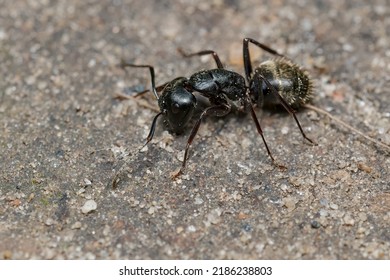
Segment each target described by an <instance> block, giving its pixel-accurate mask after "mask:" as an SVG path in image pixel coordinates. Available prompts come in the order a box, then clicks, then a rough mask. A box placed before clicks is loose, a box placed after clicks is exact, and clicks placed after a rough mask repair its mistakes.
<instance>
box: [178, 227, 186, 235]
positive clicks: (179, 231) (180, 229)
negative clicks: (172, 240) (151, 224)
mask: <svg viewBox="0 0 390 280" xmlns="http://www.w3.org/2000/svg"><path fill="white" fill-rule="evenodd" d="M183 230H184V228H183V227H177V228H176V233H177V234H180V233H182V232H183Z"/></svg>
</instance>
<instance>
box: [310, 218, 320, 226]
mask: <svg viewBox="0 0 390 280" xmlns="http://www.w3.org/2000/svg"><path fill="white" fill-rule="evenodd" d="M310 225H311V227H312V228H320V227H321V224H320V223H319V222H318V221H316V220H313V221H311V223H310Z"/></svg>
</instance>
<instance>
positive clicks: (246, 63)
mask: <svg viewBox="0 0 390 280" xmlns="http://www.w3.org/2000/svg"><path fill="white" fill-rule="evenodd" d="M249 43H252V44H254V45H255V46H258V47H259V48H261V49H263V50H265V51H266V52H268V53H270V54H273V55H276V56H279V57H284V58H286V57H285V56H284V55H282V54H280V53H278V52H277V51H275V50H274V49H271V48H270V47H267V46H266V45H264V44H262V43H260V42H258V41H256V40H254V39H252V38H244V40H243V56H244V68H245V77H246V80H247V82H248V83H249V80H250V77H251V76H252V71H253V68H252V62H251V56H250V53H249Z"/></svg>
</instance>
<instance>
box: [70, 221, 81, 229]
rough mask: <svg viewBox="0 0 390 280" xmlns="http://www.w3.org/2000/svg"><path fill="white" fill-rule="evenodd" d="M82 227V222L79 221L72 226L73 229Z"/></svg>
mask: <svg viewBox="0 0 390 280" xmlns="http://www.w3.org/2000/svg"><path fill="white" fill-rule="evenodd" d="M81 227H82V223H81V222H79V221H77V222H75V223H74V224H73V225H72V226H71V227H70V228H71V229H80V228H81Z"/></svg>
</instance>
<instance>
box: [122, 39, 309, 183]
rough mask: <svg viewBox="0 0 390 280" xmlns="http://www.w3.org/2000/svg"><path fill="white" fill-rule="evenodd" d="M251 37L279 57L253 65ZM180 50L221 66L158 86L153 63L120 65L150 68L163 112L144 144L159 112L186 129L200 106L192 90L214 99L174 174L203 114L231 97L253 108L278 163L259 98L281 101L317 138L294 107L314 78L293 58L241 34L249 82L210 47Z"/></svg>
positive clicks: (224, 110)
mask: <svg viewBox="0 0 390 280" xmlns="http://www.w3.org/2000/svg"><path fill="white" fill-rule="evenodd" d="M249 43H252V44H254V45H256V46H257V47H259V48H261V49H263V50H265V51H267V52H269V53H270V54H272V55H275V56H277V57H278V58H277V59H275V60H269V61H265V62H263V63H261V64H260V66H259V67H257V68H255V70H254V71H253V68H252V64H251V61H250V53H249V46H248V45H249ZM179 51H180V50H179ZM181 53H182V55H183V56H185V57H191V56H203V55H212V57H213V58H214V61H215V63H216V64H217V68H216V69H209V70H202V71H199V72H196V73H194V74H193V75H191V76H190V77H189V78H185V77H178V78H176V79H174V80H172V81H170V82H167V83H165V84H163V85H161V86H158V87H156V85H155V73H154V68H153V67H152V66H150V65H136V64H132V63H128V62H125V61H123V60H122V61H121V67H122V68H125V67H141V68H149V70H150V76H151V84H152V91H153V94H154V96H155V97H156V99H157V101H158V105H159V107H160V112H159V113H158V114H157V115H156V116H155V117H154V119H153V121H152V126H151V129H150V132H149V135H148V137H147V140H146V143H145V145H147V144H148V143H149V142H150V141H151V140H152V138H153V135H154V132H155V128H156V123H157V119H158V118H159V116H161V115H162V116H164V117H165V119H166V121H167V123H168V126H169V128H170V130H171V131H173V132H175V133H180V132H182V131H183V129H184V128H185V127H186V125H187V124H188V123H189V121H190V120H191V118H192V116H193V114H194V111H195V108H196V106H197V99H196V97H195V96H194V95H193V92H198V93H199V94H200V95H202V96H204V97H206V98H207V99H208V100H209V102H210V106H209V107H207V108H206V109H205V110H204V111H203V112H202V113H201V115H200V117H199V119H198V120H197V121H196V123H195V125H194V126H193V128H192V131H191V134H190V136H189V138H188V141H187V145H186V148H185V153H184V158H183V163H182V166H181V168H180V170H179V172H177V173H176V174H175V175H174V176H173V177H177V176H179V175H180V174H182V173H183V171H184V168H185V165H186V161H187V157H188V151H189V147H190V146H191V143H192V141H193V140H194V138H195V136H196V134H197V132H198V129H199V127H200V124H201V122H202V120H203V119H204V118H205V117H207V116H209V115H214V116H218V117H222V116H225V115H227V114H228V113H229V112H230V111H231V109H232V105H231V102H234V101H236V102H239V103H241V105H242V107H243V108H244V109H245V110H247V109H248V108H249V110H250V113H251V117H252V119H253V121H254V123H255V125H256V128H257V132H258V133H259V134H260V136H261V138H262V140H263V142H264V145H265V148H266V150H267V153H268V155H269V157H270V158H271V160H272V162H273V163H275V159H274V157H273V156H272V154H271V151H270V149H269V148H268V145H267V142H266V140H265V138H264V135H263V131H262V129H261V126H260V123H259V121H258V119H257V117H256V113H255V111H254V108H253V104H252V103H256V104H257V105H258V106H263V105H267V104H280V105H282V106H283V107H284V108H285V109H286V110H287V111H288V112H289V113H290V114H292V115H293V117H294V119H295V122H296V123H297V125H298V128H299V130H300V132H301V134H302V136H303V137H304V138H305V139H307V140H308V141H309V142H310V143H312V144H314V142H313V141H312V140H310V139H309V138H308V137H307V136H306V135H305V133H304V132H303V129H302V127H301V125H300V123H299V121H298V119H297V117H296V115H295V113H294V110H293V108H298V107H299V106H301V105H302V104H304V103H306V102H307V101H308V100H309V98H310V96H311V94H312V82H311V80H310V78H309V77H308V74H307V73H306V72H305V71H303V70H302V69H301V68H300V67H298V66H297V65H296V64H294V63H292V62H291V61H290V60H289V59H287V58H286V57H284V56H283V55H281V54H279V53H278V52H276V51H275V50H273V49H271V48H269V47H267V46H265V45H263V44H262V43H259V42H257V41H256V40H254V39H251V38H245V39H244V40H243V59H244V67H245V78H246V82H245V79H244V77H243V76H242V75H240V74H238V73H236V72H233V71H229V70H226V69H224V67H223V64H222V63H221V60H220V59H219V56H218V55H217V53H216V52H214V51H212V50H204V51H200V52H196V53H192V54H185V53H183V52H182V51H181ZM159 91H161V95H160V96H159V95H158V94H157V92H159ZM144 92H146V91H144ZM142 93H143V92H142Z"/></svg>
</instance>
